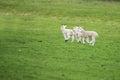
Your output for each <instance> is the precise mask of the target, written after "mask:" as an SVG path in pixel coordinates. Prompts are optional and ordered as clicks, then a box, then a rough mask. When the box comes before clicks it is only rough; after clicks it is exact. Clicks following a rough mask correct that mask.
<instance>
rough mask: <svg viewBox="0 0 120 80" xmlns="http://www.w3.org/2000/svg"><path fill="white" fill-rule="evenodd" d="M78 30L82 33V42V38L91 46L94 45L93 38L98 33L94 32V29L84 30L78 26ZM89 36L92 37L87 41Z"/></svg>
mask: <svg viewBox="0 0 120 80" xmlns="http://www.w3.org/2000/svg"><path fill="white" fill-rule="evenodd" d="M79 30H80V32H81V33H82V35H83V38H82V41H83V43H85V42H84V40H85V39H86V41H87V42H88V43H89V44H90V45H91V46H94V44H95V39H96V38H97V37H98V33H97V32H95V31H85V30H84V29H83V28H82V27H80V28H79ZM89 37H91V38H92V40H91V41H90V42H89Z"/></svg>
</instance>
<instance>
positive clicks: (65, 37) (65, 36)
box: [63, 34, 68, 42]
mask: <svg viewBox="0 0 120 80" xmlns="http://www.w3.org/2000/svg"><path fill="white" fill-rule="evenodd" d="M63 36H64V39H65V42H67V41H68V39H67V35H66V34H63Z"/></svg>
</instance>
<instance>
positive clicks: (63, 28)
mask: <svg viewBox="0 0 120 80" xmlns="http://www.w3.org/2000/svg"><path fill="white" fill-rule="evenodd" d="M61 31H62V33H63V36H64V39H65V42H67V41H68V40H69V39H70V38H72V41H71V42H73V41H74V31H73V30H72V29H66V25H61Z"/></svg>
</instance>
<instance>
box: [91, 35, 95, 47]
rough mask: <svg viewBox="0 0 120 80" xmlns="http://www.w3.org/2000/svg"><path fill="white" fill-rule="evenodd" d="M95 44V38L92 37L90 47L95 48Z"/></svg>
mask: <svg viewBox="0 0 120 80" xmlns="http://www.w3.org/2000/svg"><path fill="white" fill-rule="evenodd" d="M94 44H95V37H92V41H91V42H90V45H91V46H94Z"/></svg>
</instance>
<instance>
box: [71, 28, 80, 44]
mask: <svg viewBox="0 0 120 80" xmlns="http://www.w3.org/2000/svg"><path fill="white" fill-rule="evenodd" d="M73 31H74V32H75V36H76V39H77V42H81V39H82V33H81V32H80V30H79V27H77V26H75V27H73Z"/></svg>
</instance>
